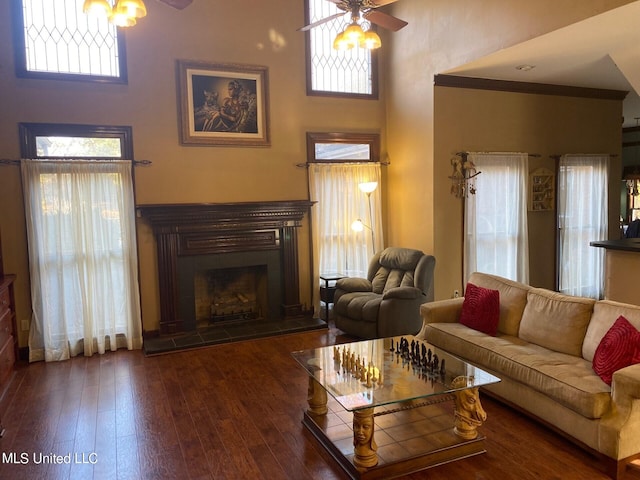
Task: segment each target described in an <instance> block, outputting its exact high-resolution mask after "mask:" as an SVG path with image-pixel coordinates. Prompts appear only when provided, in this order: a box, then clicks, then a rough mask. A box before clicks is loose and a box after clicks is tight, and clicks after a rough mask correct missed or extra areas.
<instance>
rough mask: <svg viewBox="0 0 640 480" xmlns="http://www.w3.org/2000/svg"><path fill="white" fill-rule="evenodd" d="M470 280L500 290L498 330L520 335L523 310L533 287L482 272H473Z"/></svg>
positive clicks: (475, 283)
mask: <svg viewBox="0 0 640 480" xmlns="http://www.w3.org/2000/svg"><path fill="white" fill-rule="evenodd" d="M469 282H471V283H473V284H474V285H477V286H478V287H484V288H490V289H491V290H498V291H499V292H500V321H499V322H498V332H501V333H504V334H506V335H513V336H516V335H518V330H519V329H520V319H521V318H522V312H523V311H524V307H525V305H526V304H527V292H528V291H529V290H530V289H531V287H530V286H529V285H526V284H524V283H520V282H515V281H513V280H508V279H506V278H502V277H498V276H496V275H489V274H487V273H480V272H475V273H472V274H471V276H470V277H469Z"/></svg>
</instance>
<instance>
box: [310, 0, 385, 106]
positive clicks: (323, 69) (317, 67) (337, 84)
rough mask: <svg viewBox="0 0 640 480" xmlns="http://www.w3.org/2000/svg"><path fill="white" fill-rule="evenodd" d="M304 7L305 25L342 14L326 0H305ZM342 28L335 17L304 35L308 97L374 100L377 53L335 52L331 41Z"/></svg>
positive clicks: (358, 49)
mask: <svg viewBox="0 0 640 480" xmlns="http://www.w3.org/2000/svg"><path fill="white" fill-rule="evenodd" d="M305 6H306V20H307V25H308V24H310V23H313V22H316V21H318V20H322V19H324V18H327V17H330V16H331V15H335V14H337V13H340V11H341V10H340V9H339V8H338V7H337V5H336V4H335V3H333V2H330V1H327V0H305ZM348 15H350V14H349V13H345V18H348ZM344 27H345V21H344V20H342V19H341V18H337V19H335V20H332V21H330V22H327V23H323V24H321V25H318V26H316V27H314V28H312V29H311V30H309V31H307V32H306V39H307V94H308V95H327V96H349V97H362V98H372V99H377V98H378V79H377V76H378V57H377V55H378V53H377V52H376V51H374V52H371V50H368V49H364V48H353V49H351V50H346V51H338V50H335V49H334V48H333V39H334V38H335V37H336V35H337V34H338V33H339V32H340V31H341V30H343V29H344Z"/></svg>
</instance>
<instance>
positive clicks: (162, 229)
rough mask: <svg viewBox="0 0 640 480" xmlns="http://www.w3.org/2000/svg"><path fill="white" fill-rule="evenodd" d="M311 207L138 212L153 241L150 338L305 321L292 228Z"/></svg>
mask: <svg viewBox="0 0 640 480" xmlns="http://www.w3.org/2000/svg"><path fill="white" fill-rule="evenodd" d="M311 205H312V202H310V201H280V202H260V203H227V204H171V205H140V206H139V207H138V210H139V213H140V214H141V216H142V218H144V219H146V220H148V221H149V223H150V224H151V227H152V228H153V232H154V235H155V238H156V242H157V258H158V286H159V298H160V322H159V331H158V332H157V333H159V334H160V335H161V336H162V335H175V334H184V333H188V332H193V331H195V330H197V329H199V328H205V327H210V326H212V325H220V324H228V323H236V322H237V323H239V324H240V323H246V322H247V321H263V322H264V323H265V324H267V323H268V324H276V323H278V322H285V321H289V320H292V319H300V318H304V317H305V316H310V312H305V311H304V308H303V306H302V305H301V303H300V296H299V290H300V285H299V273H298V272H299V266H298V245H297V229H298V228H299V227H300V225H301V222H302V219H303V217H304V215H306V214H307V213H308V211H309V208H310V207H311ZM146 333H148V332H146Z"/></svg>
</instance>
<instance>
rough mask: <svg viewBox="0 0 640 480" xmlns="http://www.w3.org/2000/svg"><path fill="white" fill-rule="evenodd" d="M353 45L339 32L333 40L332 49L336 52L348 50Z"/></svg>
mask: <svg viewBox="0 0 640 480" xmlns="http://www.w3.org/2000/svg"><path fill="white" fill-rule="evenodd" d="M354 46H355V45H354V44H353V43H351V42H349V40H348V39H347V37H346V36H345V34H344V32H340V33H339V34H338V35H336V38H335V40H334V41H333V48H334V49H336V50H350V49H352V48H353V47H354Z"/></svg>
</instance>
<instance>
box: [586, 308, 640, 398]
mask: <svg viewBox="0 0 640 480" xmlns="http://www.w3.org/2000/svg"><path fill="white" fill-rule="evenodd" d="M634 363H640V332H638V330H637V329H636V328H635V327H634V326H633V325H631V323H629V320H627V319H626V318H624V317H623V316H622V315H620V316H619V317H618V319H617V320H616V321H615V323H614V324H613V326H612V327H611V328H610V329H609V331H608V332H607V333H606V334H605V336H604V337H602V341H601V342H600V345H598V348H597V349H596V353H595V355H594V357H593V370H594V371H595V372H596V373H597V374H598V375H599V376H600V378H602V381H604V382H605V383H606V384H607V385H611V377H612V376H613V372H616V371H618V370H620V369H621V368H624V367H628V366H629V365H633V364H634Z"/></svg>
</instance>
